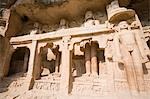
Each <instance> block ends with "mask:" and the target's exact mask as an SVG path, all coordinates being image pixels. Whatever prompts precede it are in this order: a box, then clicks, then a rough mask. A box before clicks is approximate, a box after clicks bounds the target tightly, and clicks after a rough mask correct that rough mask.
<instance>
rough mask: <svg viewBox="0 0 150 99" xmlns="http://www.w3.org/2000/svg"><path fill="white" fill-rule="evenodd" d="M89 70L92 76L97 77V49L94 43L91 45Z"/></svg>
mask: <svg viewBox="0 0 150 99" xmlns="http://www.w3.org/2000/svg"><path fill="white" fill-rule="evenodd" d="M91 69H92V70H91V72H92V75H98V67H97V47H96V44H95V43H92V44H91Z"/></svg>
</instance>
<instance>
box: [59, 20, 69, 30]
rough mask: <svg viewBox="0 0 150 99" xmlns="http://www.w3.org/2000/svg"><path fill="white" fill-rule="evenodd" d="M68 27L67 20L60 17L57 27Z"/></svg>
mask: <svg viewBox="0 0 150 99" xmlns="http://www.w3.org/2000/svg"><path fill="white" fill-rule="evenodd" d="M66 28H68V22H67V20H66V19H61V20H60V23H59V29H66Z"/></svg>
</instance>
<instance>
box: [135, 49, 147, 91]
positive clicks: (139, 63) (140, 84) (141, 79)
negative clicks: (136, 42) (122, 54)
mask: <svg viewBox="0 0 150 99" xmlns="http://www.w3.org/2000/svg"><path fill="white" fill-rule="evenodd" d="M132 58H133V63H134V68H135V72H136V76H137V83H138V88H139V91H141V92H143V91H144V90H145V88H144V75H143V68H142V60H141V55H140V52H139V50H138V47H135V48H134V50H133V52H132Z"/></svg>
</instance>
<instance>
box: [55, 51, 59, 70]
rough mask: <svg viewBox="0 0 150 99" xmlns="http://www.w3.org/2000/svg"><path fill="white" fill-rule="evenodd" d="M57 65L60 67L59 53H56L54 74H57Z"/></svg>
mask: <svg viewBox="0 0 150 99" xmlns="http://www.w3.org/2000/svg"><path fill="white" fill-rule="evenodd" d="M59 65H60V53H59V52H58V53H57V55H56V61H55V73H59Z"/></svg>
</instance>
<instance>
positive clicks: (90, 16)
mask: <svg viewBox="0 0 150 99" xmlns="http://www.w3.org/2000/svg"><path fill="white" fill-rule="evenodd" d="M89 19H94V17H93V12H92V11H87V12H86V14H85V21H87V20H89Z"/></svg>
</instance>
